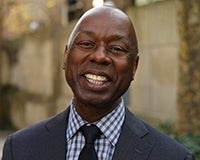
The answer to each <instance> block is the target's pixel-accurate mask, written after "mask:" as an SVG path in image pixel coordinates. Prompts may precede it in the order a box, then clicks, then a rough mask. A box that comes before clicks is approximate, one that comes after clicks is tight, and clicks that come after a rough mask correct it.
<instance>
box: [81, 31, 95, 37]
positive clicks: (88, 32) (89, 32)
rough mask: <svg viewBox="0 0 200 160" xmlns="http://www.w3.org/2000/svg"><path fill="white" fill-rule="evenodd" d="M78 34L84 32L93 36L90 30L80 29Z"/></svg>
mask: <svg viewBox="0 0 200 160" xmlns="http://www.w3.org/2000/svg"><path fill="white" fill-rule="evenodd" d="M79 34H86V35H90V36H94V33H93V32H92V31H87V30H80V31H79Z"/></svg>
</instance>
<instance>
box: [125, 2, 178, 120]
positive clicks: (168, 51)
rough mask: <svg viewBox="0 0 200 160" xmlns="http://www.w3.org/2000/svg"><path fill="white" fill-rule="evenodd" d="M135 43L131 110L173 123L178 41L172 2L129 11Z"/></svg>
mask: <svg viewBox="0 0 200 160" xmlns="http://www.w3.org/2000/svg"><path fill="white" fill-rule="evenodd" d="M127 13H128V14H129V15H130V16H131V19H132V20H133V21H134V22H135V27H136V32H137V36H138V41H139V50H140V51H139V55H140V61H139V67H138V71H137V73H136V77H135V81H134V82H133V84H132V86H131V91H132V92H131V100H132V101H131V109H132V110H133V111H134V112H135V113H137V114H142V115H145V116H148V117H154V118H157V119H162V120H166V119H167V120H172V121H174V120H176V117H177V115H176V92H177V76H178V70H177V69H178V57H177V56H178V46H179V39H178V35H177V34H178V33H177V24H176V8H175V2H174V1H173V0H168V1H161V2H157V3H154V4H152V5H146V6H141V7H137V8H129V9H128V11H127Z"/></svg>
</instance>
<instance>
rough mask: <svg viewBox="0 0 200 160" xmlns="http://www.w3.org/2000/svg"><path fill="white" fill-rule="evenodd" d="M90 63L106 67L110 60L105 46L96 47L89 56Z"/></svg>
mask: <svg viewBox="0 0 200 160" xmlns="http://www.w3.org/2000/svg"><path fill="white" fill-rule="evenodd" d="M90 61H91V62H95V63H99V64H105V65H108V64H110V62H111V59H110V57H109V55H108V53H107V51H106V48H105V46H103V45H101V46H98V47H97V48H96V49H95V50H94V51H93V52H91V55H90Z"/></svg>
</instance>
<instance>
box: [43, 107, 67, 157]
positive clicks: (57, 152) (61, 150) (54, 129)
mask: <svg viewBox="0 0 200 160" xmlns="http://www.w3.org/2000/svg"><path fill="white" fill-rule="evenodd" d="M68 113H69V109H67V110H66V111H65V112H62V113H61V114H59V115H57V116H55V117H53V118H52V119H51V120H50V121H49V122H47V124H46V129H47V132H48V134H47V137H46V140H47V141H48V146H46V147H47V148H48V150H49V152H46V153H45V154H46V155H44V157H45V158H47V157H48V158H47V159H49V160H57V159H65V158H66V135H65V133H66V125H67V119H68V118H67V117H68Z"/></svg>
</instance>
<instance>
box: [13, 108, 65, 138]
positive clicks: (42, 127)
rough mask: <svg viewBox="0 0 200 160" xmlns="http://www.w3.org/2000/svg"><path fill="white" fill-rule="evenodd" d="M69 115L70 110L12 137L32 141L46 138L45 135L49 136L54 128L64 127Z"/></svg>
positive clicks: (33, 125)
mask: <svg viewBox="0 0 200 160" xmlns="http://www.w3.org/2000/svg"><path fill="white" fill-rule="evenodd" d="M67 113H68V110H66V111H64V112H61V113H59V114H57V115H54V116H52V117H49V118H48V119H45V120H42V121H40V122H38V123H35V124H32V125H30V126H27V127H25V128H22V129H20V130H18V131H16V132H14V133H12V134H11V135H10V137H12V138H14V139H15V138H16V139H20V138H21V139H23V140H25V139H26V138H27V139H31V138H36V137H42V136H45V134H47V133H48V132H49V129H51V128H52V127H56V126H59V125H63V124H64V123H66V116H67ZM61 123H62V124H61Z"/></svg>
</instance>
